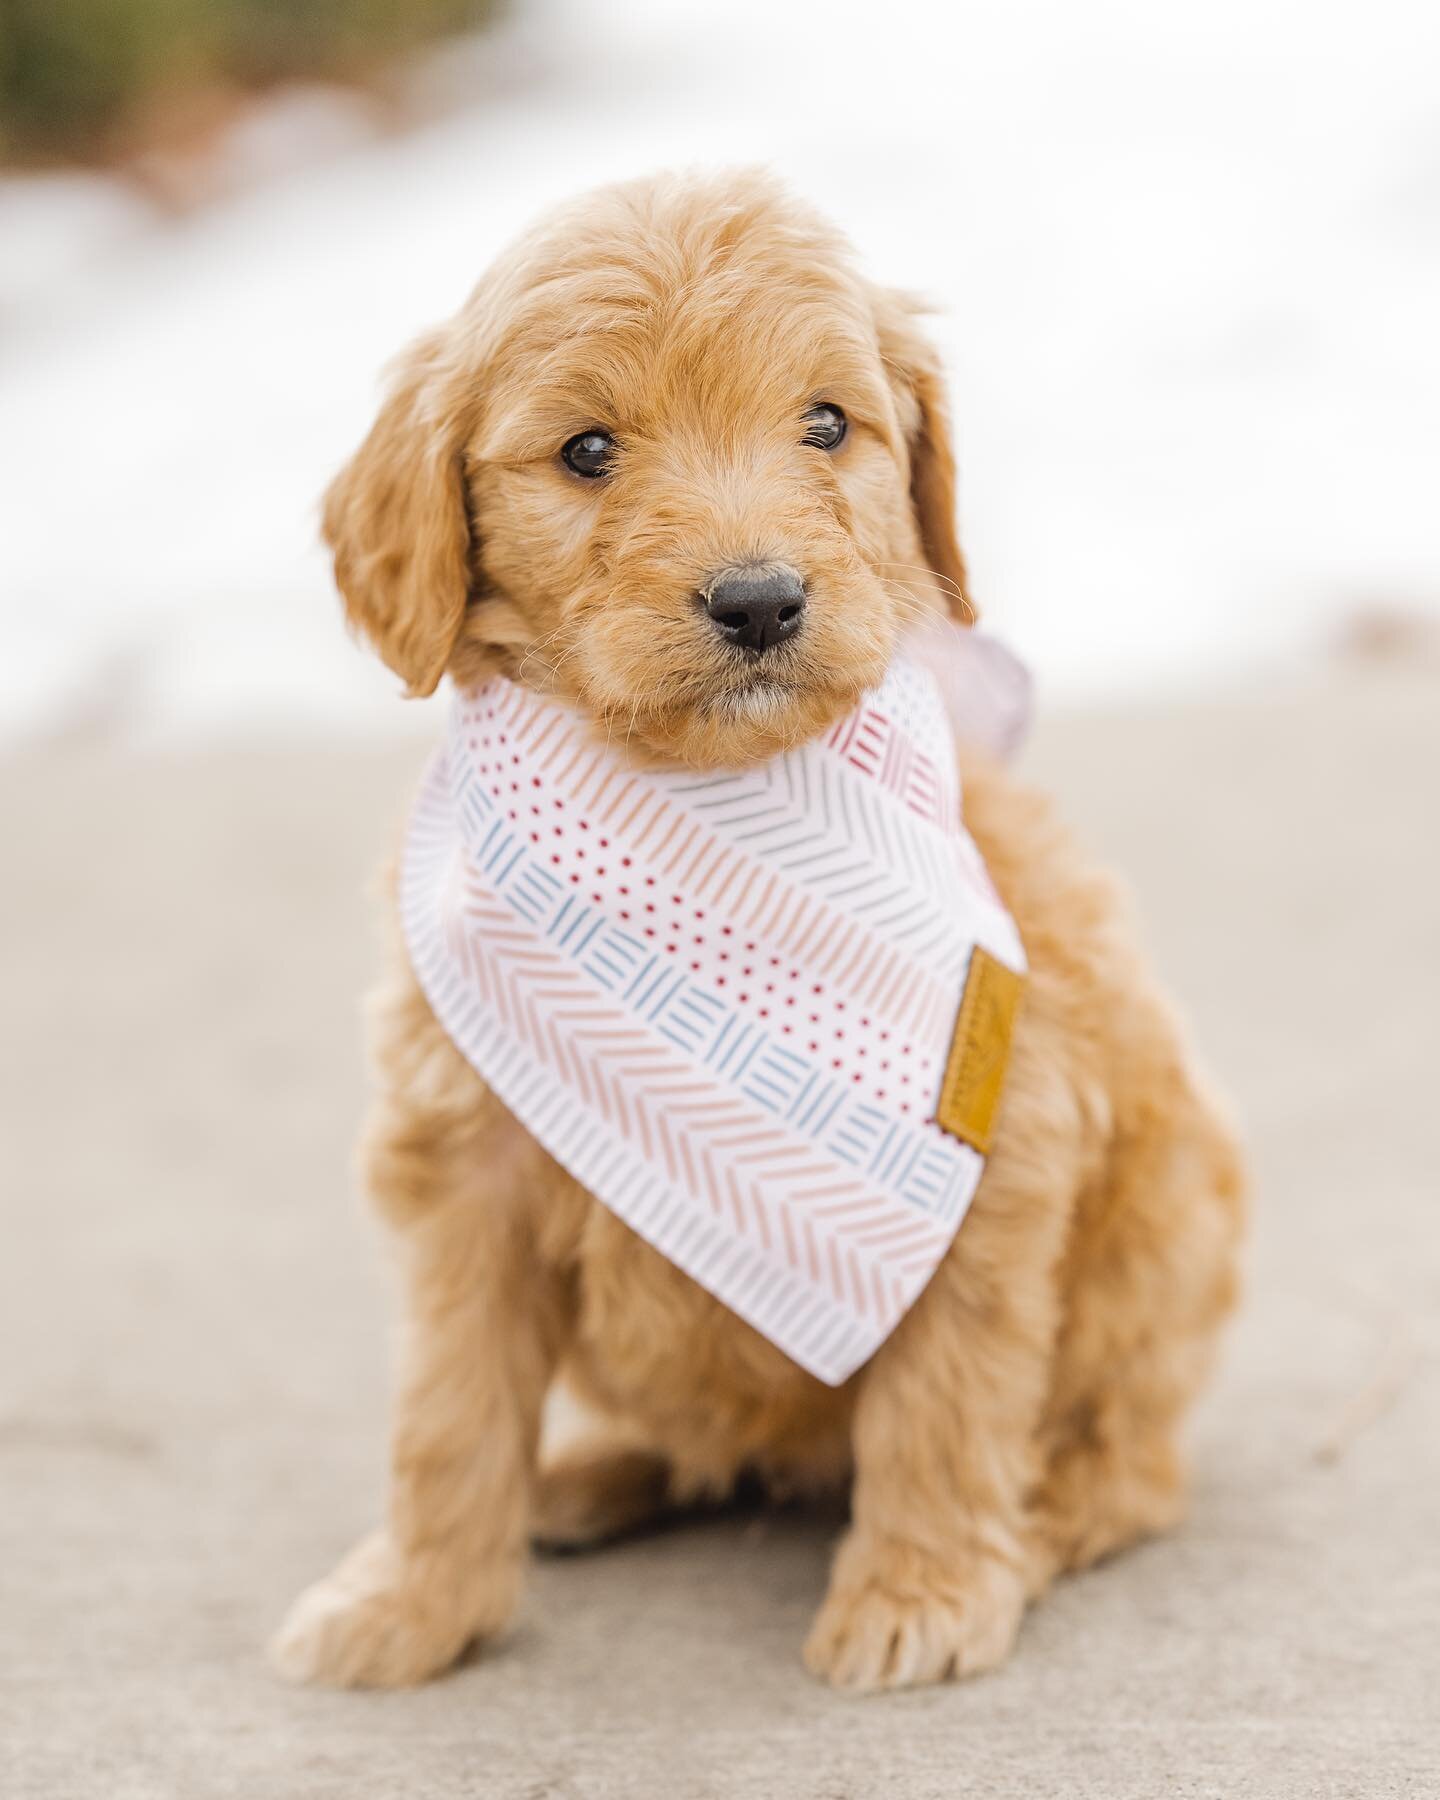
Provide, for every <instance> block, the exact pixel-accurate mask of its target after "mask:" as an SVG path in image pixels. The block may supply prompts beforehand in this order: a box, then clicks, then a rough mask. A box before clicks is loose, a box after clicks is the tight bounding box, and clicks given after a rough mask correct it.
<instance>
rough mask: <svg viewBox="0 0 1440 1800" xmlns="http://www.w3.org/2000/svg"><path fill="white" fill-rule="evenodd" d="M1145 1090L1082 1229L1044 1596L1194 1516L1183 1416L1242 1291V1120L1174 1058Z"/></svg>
mask: <svg viewBox="0 0 1440 1800" xmlns="http://www.w3.org/2000/svg"><path fill="white" fill-rule="evenodd" d="M1127 1098H1128V1096H1127ZM1145 1098H1146V1100H1147V1102H1148V1104H1147V1106H1146V1107H1145V1109H1144V1110H1143V1111H1139V1110H1138V1109H1137V1111H1136V1114H1135V1116H1134V1117H1133V1118H1132V1119H1130V1120H1128V1121H1126V1122H1124V1123H1123V1127H1122V1129H1121V1130H1120V1131H1119V1132H1118V1133H1117V1135H1116V1138H1115V1141H1114V1143H1113V1145H1112V1148H1111V1154H1110V1157H1109V1162H1108V1166H1107V1169H1106V1172H1105V1177H1104V1181H1103V1186H1102V1191H1101V1193H1100V1194H1098V1195H1096V1196H1093V1197H1092V1199H1091V1201H1090V1202H1089V1203H1087V1204H1086V1205H1084V1206H1082V1216H1081V1222H1082V1226H1084V1225H1085V1224H1086V1223H1087V1222H1088V1221H1087V1218H1086V1214H1087V1212H1088V1210H1089V1205H1090V1204H1095V1205H1099V1206H1103V1209H1104V1217H1105V1224H1104V1228H1103V1229H1081V1230H1079V1231H1077V1232H1076V1234H1075V1240H1074V1245H1073V1248H1072V1254H1071V1258H1070V1268H1069V1271H1068V1274H1067V1278H1066V1281H1065V1284H1064V1285H1065V1289H1066V1294H1067V1312H1066V1318H1065V1323H1064V1326H1063V1328H1062V1331H1061V1334H1060V1340H1059V1345H1058V1349H1057V1353H1056V1358H1055V1371H1056V1379H1055V1391H1054V1393H1053V1394H1052V1395H1051V1398H1050V1401H1049V1403H1048V1404H1047V1407H1046V1424H1045V1430H1044V1434H1043V1435H1044V1454H1045V1470H1044V1473H1043V1476H1042V1479H1041V1484H1040V1489H1039V1492H1038V1494H1037V1495H1036V1497H1035V1501H1034V1506H1033V1511H1032V1522H1031V1535H1032V1568H1031V1576H1030V1586H1031V1591H1032V1592H1037V1593H1038V1592H1039V1591H1040V1590H1041V1589H1042V1588H1043V1587H1044V1586H1045V1585H1046V1584H1047V1583H1048V1582H1049V1581H1050V1579H1052V1578H1053V1576H1055V1575H1056V1574H1059V1573H1060V1572H1061V1571H1063V1570H1066V1569H1079V1568H1084V1567H1086V1566H1087V1565H1088V1564H1090V1563H1093V1562H1095V1561H1097V1560H1099V1559H1100V1558H1101V1557H1104V1556H1108V1555H1110V1554H1111V1553H1112V1552H1113V1551H1116V1550H1120V1549H1123V1548H1124V1546H1125V1545H1127V1544H1129V1543H1132V1542H1134V1541H1135V1540H1136V1539H1137V1538H1141V1537H1145V1536H1148V1535H1150V1534H1152V1533H1154V1532H1157V1531H1163V1530H1165V1529H1166V1528H1167V1527H1169V1526H1170V1525H1173V1524H1174V1523H1175V1522H1176V1520H1177V1519H1178V1518H1179V1516H1180V1514H1181V1512H1182V1510H1183V1502H1184V1491H1183V1469H1182V1464H1181V1458H1180V1454H1179V1448H1178V1444H1177V1436H1178V1427H1179V1423H1180V1420H1181V1418H1182V1416H1183V1414H1184V1412H1185V1410H1186V1408H1187V1407H1188V1406H1189V1404H1190V1402H1191V1401H1192V1400H1193V1398H1194V1396H1195V1394H1196V1392H1197V1391H1198V1389H1199V1388H1200V1386H1201V1384H1202V1382H1203V1381H1204V1379H1205V1376H1206V1374H1207V1373H1208V1370H1209V1366H1210V1363H1211V1360H1212V1357H1213V1353H1214V1346H1215V1338H1216V1334H1217V1332H1218V1330H1219V1327H1220V1325H1221V1323H1222V1322H1223V1320H1224V1319H1225V1317H1226V1315H1227V1314H1228V1313H1229V1311H1230V1310H1231V1307H1232V1305H1233V1303H1234V1299H1235V1292H1236V1286H1237V1279H1236V1264H1237V1251H1238V1246H1239V1240H1240V1234H1241V1229H1242V1222H1243V1211H1244V1205H1243V1190H1244V1173H1243V1169H1242V1166H1241V1161H1240V1156H1239V1153H1238V1150H1237V1148H1236V1145H1235V1142H1234V1138H1233V1136H1232V1133H1231V1131H1230V1128H1229V1126H1228V1124H1227V1123H1226V1121H1225V1120H1224V1119H1223V1118H1222V1117H1221V1116H1220V1115H1219V1113H1218V1112H1217V1111H1216V1109H1215V1108H1214V1107H1213V1105H1212V1104H1211V1103H1210V1101H1209V1100H1208V1099H1207V1098H1206V1096H1205V1095H1204V1094H1203V1093H1200V1092H1198V1091H1197V1090H1196V1089H1195V1088H1194V1086H1193V1085H1192V1083H1191V1080H1190V1078H1189V1076H1188V1075H1187V1074H1186V1073H1185V1072H1184V1071H1183V1070H1182V1069H1181V1068H1180V1066H1179V1065H1178V1063H1177V1061H1176V1059H1175V1058H1174V1057H1173V1056H1171V1057H1170V1058H1162V1057H1160V1056H1158V1055H1157V1056H1155V1057H1154V1058H1153V1059H1152V1061H1151V1062H1150V1064H1149V1070H1148V1075H1147V1083H1146V1091H1145Z"/></svg>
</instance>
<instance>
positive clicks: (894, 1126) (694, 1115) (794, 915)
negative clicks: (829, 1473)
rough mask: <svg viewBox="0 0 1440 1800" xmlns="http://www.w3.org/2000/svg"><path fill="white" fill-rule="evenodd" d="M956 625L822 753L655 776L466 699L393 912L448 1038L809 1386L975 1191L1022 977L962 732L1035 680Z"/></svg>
mask: <svg viewBox="0 0 1440 1800" xmlns="http://www.w3.org/2000/svg"><path fill="white" fill-rule="evenodd" d="M1018 668H1019V666H1018V665H1017V664H1015V663H1013V661H1012V660H1011V659H1009V658H1008V656H1007V655H1006V653H1004V652H1002V651H1000V650H999V649H998V646H995V645H994V644H993V642H992V641H990V640H983V639H980V638H979V637H978V636H977V635H976V634H974V633H969V632H961V631H959V630H958V629H957V628H954V627H949V626H947V627H945V628H944V630H943V633H935V632H932V633H930V634H929V635H928V637H927V640H926V641H925V643H924V644H923V646H922V645H920V644H918V643H912V644H911V646H910V647H909V648H908V649H907V650H906V651H904V652H902V653H901V654H898V655H897V656H896V658H895V659H894V661H893V663H892V665H891V669H890V672H889V674H888V675H887V676H886V678H885V680H884V681H883V682H882V683H881V685H880V686H879V687H878V688H877V689H875V690H874V691H873V692H872V693H871V694H869V695H868V696H867V697H866V698H865V699H864V700H863V701H862V702H861V704H860V705H859V706H858V707H857V708H856V709H855V711H854V712H852V713H850V714H849V715H848V716H847V717H846V718H844V719H842V720H840V722H839V723H838V724H836V725H835V726H834V727H833V728H832V729H831V730H830V731H829V733H828V734H827V735H825V736H824V737H821V738H817V739H814V740H812V741H811V742H810V743H807V744H804V745H802V746H800V747H799V748H797V749H795V750H791V751H787V752H786V753H785V754H783V755H781V756H777V757H775V758H774V759H773V760H771V761H769V762H766V763H763V764H760V765H758V766H755V767H751V768H747V769H744V770H742V771H739V772H715V771H710V772H696V771H694V770H688V769H684V768H680V767H677V766H675V765H669V766H665V767H659V768H642V767H637V766H635V765H634V763H633V762H632V761H630V760H629V759H627V757H626V756H625V755H624V754H623V753H622V752H621V751H620V750H619V749H617V748H614V747H611V746H609V745H607V743H606V742H605V740H604V738H603V737H602V736H600V735H599V734H598V733H597V731H596V729H595V727H594V726H593V725H592V724H590V723H589V722H588V721H586V720H585V719H584V718H583V717H582V716H581V715H580V714H578V713H576V712H574V711H572V710H571V709H569V708H568V707H566V706H564V705H562V704H560V703H558V702H556V701H554V700H552V699H547V698H544V697H541V696H539V695H536V694H533V693H531V692H529V691H528V690H526V689H525V688H522V687H519V686H517V685H515V684H514V683H512V682H510V681H506V680H500V679H496V680H493V681H490V682H488V683H487V684H485V685H484V686H483V687H481V688H479V689H476V690H474V691H472V692H470V693H467V694H462V695H459V696H457V699H456V702H455V705H454V708H453V712H452V715H451V722H450V729H449V732H448V741H447V743H446V745H445V747H444V748H443V750H441V751H440V752H439V753H438V754H437V756H436V758H435V760H434V761H433V763H432V764H431V766H430V769H429V771H428V773H427V775H426V777H425V780H424V783H423V786H422V789H421V792H420V795H419V798H418V800H417V802H416V805H415V808H414V812H413V815H412V818H411V822H410V827H409V832H408V836H407V840H406V846H405V853H404V858H403V864H402V876H401V914H402V921H403V927H404V933H405V938H406V942H407V945H408V948H409V953H410V956H411V959H412V961H413V964H414V969H415V973H416V976H417V978H418V980H419V982H420V985H421V987H422V988H423V990H424V992H425V994H426V996H427V998H428V999H429V1001H430V1004H431V1006H432V1008H433V1009H434V1012H435V1014H436V1016H437V1018H438V1019H439V1020H440V1023H441V1024H442V1026H443V1027H444V1028H445V1030H446V1031H447V1032H448V1033H449V1035H450V1037H451V1038H452V1039H453V1040H454V1042H455V1044H456V1046H457V1047H458V1048H459V1049H460V1051H461V1052H462V1053H463V1055H464V1056H465V1057H466V1058H467V1059H468V1060H469V1062H470V1063H471V1064H472V1065H473V1066H474V1068H475V1069H476V1070H477V1072H478V1073H479V1074H480V1076H481V1077H482V1079H483V1080H484V1081H485V1082H486V1083H487V1084H488V1085H489V1086H490V1087H491V1088H493V1090H494V1091H495V1093H496V1094H497V1095H498V1096H499V1097H500V1099H501V1100H502V1101H503V1102H504V1103H505V1105H506V1106H507V1107H508V1108H509V1109H510V1111H511V1112H512V1113H513V1114H514V1115H515V1117H516V1118H517V1119H518V1120H519V1121H520V1123H521V1124H522V1125H524V1126H525V1128H526V1129H527V1130H528V1131H529V1132H530V1133H531V1134H532V1135H533V1136H534V1137H535V1138H536V1139H538V1141H539V1142H540V1144H541V1145H542V1146H543V1147H544V1148H545V1149H546V1150H547V1151H548V1152H549V1154H550V1155H551V1156H553V1157H554V1158H555V1159H556V1161H557V1162H559V1163H560V1164H562V1165H563V1167H564V1168H566V1169H567V1170H568V1171H569V1172H570V1173H571V1174H572V1175H573V1176H574V1177H575V1178H576V1180H578V1181H579V1182H580V1183H581V1184H582V1185H583V1186H584V1187H586V1188H587V1189H588V1190H589V1191H590V1193H591V1194H593V1195H594V1196H595V1197H596V1198H597V1199H598V1200H600V1201H602V1202H603V1203H604V1204H605V1205H606V1206H607V1207H609V1208H610V1210H611V1211H612V1212H614V1213H615V1214H616V1215H617V1216H618V1217H619V1218H621V1219H622V1220H624V1222H625V1223H626V1224H627V1225H628V1226H630V1228H631V1229H632V1230H634V1231H636V1232H638V1233H639V1235H640V1236H641V1237H643V1238H645V1239H646V1240H647V1241H648V1242H649V1243H651V1244H652V1245H653V1246H654V1247H655V1248H656V1249H658V1250H659V1251H661V1252H662V1253H663V1254H664V1255H665V1256H667V1257H668V1258H670V1260H671V1261H672V1262H674V1263H675V1264H676V1265H677V1266H678V1267H680V1268H681V1269H683V1270H684V1271H685V1272H686V1273H687V1274H688V1275H690V1276H692V1277H693V1278H694V1279H695V1280H696V1281H697V1282H699V1283H700V1284H701V1285H702V1286H703V1287H705V1288H707V1289H708V1290H709V1291H710V1292H711V1293H712V1294H714V1295H716V1296H717V1297H718V1298H719V1299H720V1300H722V1301H723V1302H724V1303H725V1304H726V1305H727V1306H729V1307H730V1308H732V1309H733V1310H734V1311H735V1312H736V1313H738V1314H739V1315H740V1316H741V1317H742V1318H743V1319H745V1320H747V1321H748V1322H749V1323H750V1324H751V1325H753V1326H754V1327H755V1328H756V1329H757V1330H759V1331H760V1332H762V1333H763V1334H764V1335H765V1336H766V1337H768V1338H769V1339H771V1340H772V1342H774V1343H775V1344H777V1345H778V1346H779V1347H780V1349H782V1350H783V1351H785V1353H786V1354H787V1355H788V1356H790V1357H791V1358H793V1360H794V1361H795V1362H797V1363H799V1364H801V1365H802V1366H803V1367H804V1368H806V1369H808V1370H809V1371H810V1372H811V1373H812V1374H814V1375H816V1376H818V1377H819V1378H820V1379H821V1380H822V1381H825V1382H829V1383H832V1384H837V1383H839V1382H841V1381H843V1380H844V1379H845V1378H846V1377H847V1376H848V1375H850V1374H851V1373H852V1372H853V1371H854V1370H855V1369H856V1368H857V1367H859V1365H860V1364H861V1363H863V1362H864V1361H865V1360H866V1359H867V1358H868V1357H869V1356H870V1355H871V1354H872V1353H873V1352H874V1351H875V1349H876V1348H877V1346H878V1345H879V1344H881V1343H882V1342H883V1341H884V1339H885V1338H886V1337H887V1336H888V1335H889V1333H890V1332H891V1331H892V1330H893V1329H894V1327H895V1325H896V1324H897V1322H898V1321H899V1320H900V1319H901V1318H902V1317H903V1315H904V1313H905V1312H906V1310H907V1309H908V1308H909V1306H910V1305H911V1304H912V1303H913V1301H914V1300H915V1298H916V1296H917V1295H918V1294H919V1293H920V1291H921V1289H922V1288H923V1287H924V1286H925V1284H926V1282H927V1281H928V1280H929V1278H930V1276H931V1274H932V1273H933V1272H934V1269H935V1267H936V1264H937V1263H938V1262H939V1260H940V1258H941V1257H942V1256H943V1255H944V1253H945V1250H946V1248H947V1246H948V1245H949V1244H950V1242H951V1240H952V1239H953V1237H954V1236H955V1233H956V1231H957V1230H958V1229H959V1227H960V1223H961V1221H962V1219H963V1218H964V1216H965V1211H966V1209H967V1207H968V1206H969V1204H970V1200H971V1197H972V1196H973V1194H974V1192H975V1188H976V1185H977V1183H978V1181H979V1179H980V1175H981V1172H982V1170H983V1168H984V1153H985V1151H986V1149H987V1148H988V1144H989V1133H990V1129H991V1126H992V1124H993V1120H994V1114H995V1107H996V1105H997V1104H998V1101H999V1096H1000V1089H1001V1083H1002V1081H1003V1076H1004V1062H1005V1052H1006V1049H1007V1046H1008V1037H1009V1026H1010V1022H1011V1019H1012V1018H1013V1013H1014V1009H1015V1005H1016V1003H1017V1000H1018V995H1019V989H1020V975H1021V973H1022V972H1023V970H1024V968H1025V958H1024V952H1023V950H1022V948H1021V944H1020V939H1019V935H1018V933H1017V931H1016V929H1015V925H1014V922H1013V921H1012V919H1011V918H1010V916H1009V914H1008V913H1007V912H1006V910H1005V908H1004V906H1003V905H1002V904H1001V902H1000V899H999V897H998V896H997V894H996V892H995V889H994V887H993V886H992V884H991V882H990V878H989V876H988V874H987V872H986V869H985V865H984V862H983V861H982V859H981V857H980V854H979V852H978V850H977V849H976V847H975V845H974V843H973V842H972V841H971V839H970V837H969V836H968V834H967V833H966V831H965V828H964V825H963V823H962V820H961V807H960V798H961V797H960V786H959V776H958V772H957V767H956V757H955V728H954V727H952V723H951V717H950V713H951V712H952V711H953V712H954V713H955V714H956V717H957V721H958V724H959V728H960V730H961V732H962V734H965V732H966V728H967V721H969V722H970V723H972V724H973V723H978V725H979V726H980V735H983V736H985V737H987V738H988V739H989V740H990V742H991V745H992V747H1005V745H1006V741H1007V738H1010V737H1013V734H1014V721H1015V718H1016V717H1017V716H1018V714H1019V713H1020V712H1021V711H1022V710H1023V698H1024V692H1023V680H1024V678H1023V672H1019V673H1017V671H1018Z"/></svg>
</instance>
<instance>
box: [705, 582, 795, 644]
mask: <svg viewBox="0 0 1440 1800" xmlns="http://www.w3.org/2000/svg"><path fill="white" fill-rule="evenodd" d="M700 598H701V600H702V601H703V602H704V604H705V610H706V612H707V613H709V615H710V617H711V619H712V620H713V622H714V625H715V629H716V630H717V631H718V632H719V633H720V635H721V637H723V638H724V639H725V640H726V641H727V642H728V643H731V644H738V645H739V646H740V648H741V649H742V650H769V649H770V648H771V646H772V645H775V644H783V643H784V641H785V639H786V638H791V637H794V635H795V633H796V632H797V631H798V630H799V629H800V625H801V621H802V619H803V617H804V613H805V583H804V582H803V581H801V579H800V577H799V576H798V575H797V574H796V573H795V571H794V570H793V569H787V568H786V567H785V566H784V565H783V564H776V563H761V564H759V565H758V566H753V565H752V566H751V567H749V568H742V569H725V570H722V572H721V573H720V574H719V575H717V576H716V577H715V579H714V580H713V581H712V582H710V584H709V585H708V586H707V587H703V588H701V590H700Z"/></svg>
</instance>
